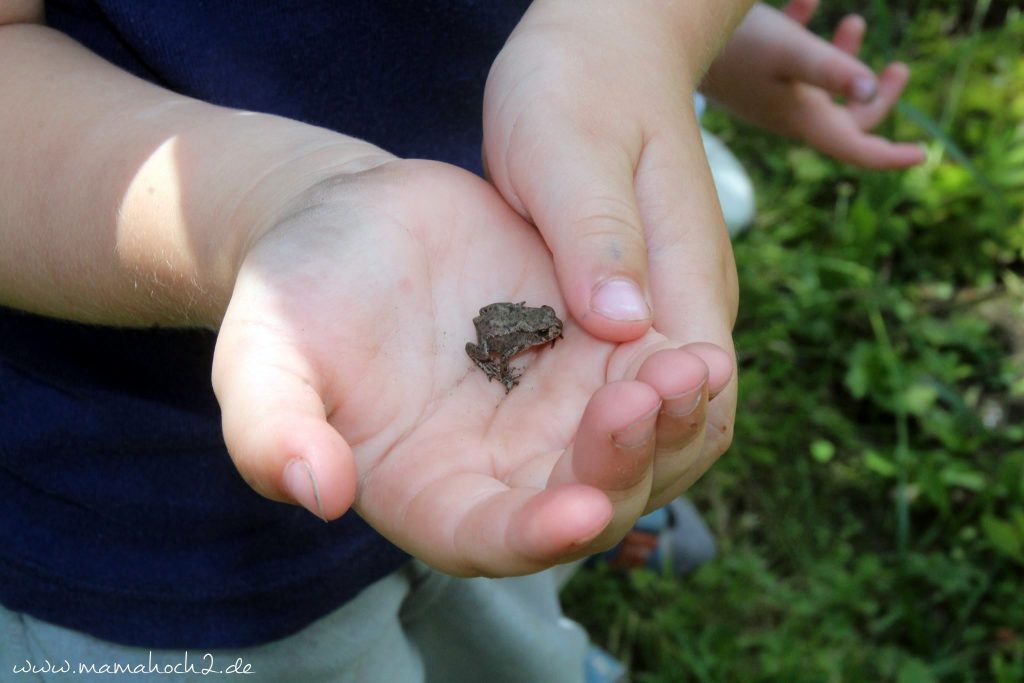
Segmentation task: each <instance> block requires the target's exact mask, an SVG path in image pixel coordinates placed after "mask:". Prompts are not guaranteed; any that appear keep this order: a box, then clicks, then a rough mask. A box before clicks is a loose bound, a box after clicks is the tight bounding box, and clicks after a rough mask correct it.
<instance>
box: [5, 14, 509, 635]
mask: <svg viewBox="0 0 1024 683" xmlns="http://www.w3.org/2000/svg"><path fill="white" fill-rule="evenodd" d="M526 5H528V0H516V1H513V2H508V1H503V2H493V1H492V0H434V1H427V0H421V1H418V2H408V1H407V0H390V1H388V0H379V1H374V0H352V1H349V2H344V1H342V0H291V1H281V2H242V1H241V0H217V1H216V2H211V1H209V0H207V1H204V0H189V1H185V0H182V1H179V2H138V0H62V1H60V2H49V3H47V22H48V23H49V24H50V26H52V27H54V28H56V29H58V30H60V31H62V32H64V33H66V34H68V35H70V36H72V37H73V38H75V39H76V40H78V41H79V42H81V43H83V44H84V45H86V46H87V47H89V48H90V49H92V50H93V51H94V52H96V53H97V54H99V55H101V56H102V57H104V58H106V59H108V60H110V61H112V62H114V63H115V64H118V65H119V66H121V67H123V68H124V69H126V70H128V71H130V72H132V73H134V74H136V75H138V76H141V77H143V78H146V79H148V80H150V81H153V82H155V83H158V84H160V85H163V86H165V87H168V88H170V89H172V90H175V91H177V92H180V93H183V94H186V95H190V96H193V97H197V98H200V99H203V100H206V101H209V102H213V103H216V104H221V105H226V106H230V107H237V108H243V109H248V110H254V111H260V112H269V113H274V114H279V115H283V116H288V117H291V118H294V119H298V120H300V121H305V122H308V123H312V124H316V125H319V126H324V127H327V128H331V129H334V130H338V131H340V132H343V133H346V134H349V135H354V136H357V137H360V138H363V139H366V140H369V141H370V142H373V143H375V144H377V145H379V146H381V147H383V148H384V149H386V150H388V151H391V152H393V153H395V154H397V155H399V156H403V157H421V158H432V159H439V160H443V161H448V162H451V163H455V164H458V165H461V166H463V167H465V168H469V169H471V170H475V171H479V167H480V143H481V101H482V96H483V86H484V81H485V78H486V75H487V70H488V68H489V67H490V64H491V62H492V61H493V59H494V57H495V55H496V54H497V52H498V51H499V50H500V48H501V46H502V44H503V42H504V40H505V38H506V37H507V36H508V34H509V32H510V31H511V30H512V28H513V27H514V25H515V23H516V22H517V21H518V19H519V17H520V16H521V15H522V12H523V11H524V10H525V7H526ZM68 230H74V226H73V225H68ZM213 344H214V336H213V334H211V333H208V332H203V331H195V330H158V329H151V330H123V329H113V328H102V327H92V326H86V325H79V324H74V323H68V322H63V321H59V320H53V319H48V318H43V317H38V316H34V315H29V314H25V313H20V312H16V311H11V310H9V309H3V308H0V602H2V603H3V604H4V605H6V606H7V607H8V608H10V609H14V610H19V611H23V612H26V613H28V614H31V615H33V616H36V617H39V618H41V619H44V620H47V621H50V622H54V623H57V624H61V625H63V626H67V627H70V628H74V629H78V630H82V631H85V632H87V633H91V634H93V635H96V636H99V637H101V638H105V639H108V640H112V641H116V642H121V643H125V644H133V645H141V646H148V647H166V648H185V647H206V648H212V647H229V646H245V645H253V644H258V643H262V642H266V641H269V640H273V639H275V638H279V637H282V636H285V635H287V634H289V633H292V632H294V631H296V630H298V629H300V628H302V627H303V626H305V625H307V624H309V623H310V622H312V621H314V620H315V619H317V618H318V617H320V616H323V615H324V614H326V613H328V612H330V611H332V610H333V609H335V608H337V607H338V606H340V605H341V604H343V603H344V602H345V601H347V600H349V599H351V598H352V597H353V596H354V595H355V594H356V593H358V592H359V591H360V590H362V589H363V588H364V587H366V586H367V585H369V584H370V583H372V582H373V581H375V580H377V579H379V578H381V577H382V576H384V575H385V574H387V573H389V572H391V571H393V570H394V569H395V568H397V567H398V566H399V565H400V564H401V563H402V562H403V561H404V560H405V559H406V558H405V556H404V555H403V554H402V553H401V552H400V551H398V550H397V549H396V548H395V547H394V546H392V545H391V544H389V543H388V542H387V541H385V540H384V539H383V538H382V537H381V536H379V535H378V534H376V532H374V531H373V530H372V529H370V528H369V527H368V526H367V525H366V524H365V523H364V522H363V521H362V520H360V519H359V518H358V517H357V516H356V515H355V513H351V512H350V513H349V514H346V515H345V516H344V517H342V518H341V519H340V520H337V521H335V522H331V523H330V524H324V523H323V522H321V521H319V520H317V519H316V518H314V517H313V516H312V515H311V514H309V513H308V512H306V511H305V510H303V509H301V508H298V507H294V506H290V505H284V504H279V503H273V502H271V501H268V500H266V499H264V498H262V497H260V496H259V495H257V494H256V493H254V492H253V491H252V490H251V489H249V488H248V487H247V486H246V485H245V483H244V482H243V481H242V479H241V477H240V476H239V475H238V473H237V472H236V471H235V469H234V467H233V465H232V463H231V460H230V458H229V457H228V454H227V451H226V450H225V447H224V443H223V439H222V436H221V429H220V415H219V411H218V407H217V403H216V400H215V399H214V396H213V392H212V389H211V385H210V366H211V358H212V351H213Z"/></svg>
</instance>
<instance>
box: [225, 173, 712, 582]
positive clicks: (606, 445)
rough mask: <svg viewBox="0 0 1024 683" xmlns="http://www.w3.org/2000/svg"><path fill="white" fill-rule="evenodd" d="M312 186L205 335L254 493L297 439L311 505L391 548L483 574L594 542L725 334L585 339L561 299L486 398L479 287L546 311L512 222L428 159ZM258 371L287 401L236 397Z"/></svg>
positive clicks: (700, 422)
mask: <svg viewBox="0 0 1024 683" xmlns="http://www.w3.org/2000/svg"><path fill="white" fill-rule="evenodd" d="M314 205H315V208H313V209H308V210H304V211H301V212H299V213H298V214H297V215H295V216H293V217H292V218H291V219H289V220H287V221H285V222H283V223H282V224H280V225H278V226H277V227H276V228H275V229H273V230H271V231H270V232H268V233H266V234H265V235H264V236H263V237H262V238H260V239H259V240H258V241H257V242H256V243H255V244H254V246H253V247H252V248H251V250H250V251H249V255H248V256H247V258H246V259H245V261H244V263H243V265H242V268H241V270H240V272H239V275H238V280H237V284H236V287H235V291H234V294H233V296H232V300H231V303H230V305H229V308H228V311H227V313H226V315H225V318H224V321H223V324H222V326H221V331H220V337H219V342H218V346H217V352H216V358H215V366H214V386H215V389H216V391H217V394H218V398H219V399H220V400H221V404H222V406H224V422H225V434H226V437H227V438H228V445H229V449H230V450H231V452H232V454H233V455H234V457H235V458H236V462H237V461H238V460H239V458H242V459H246V460H249V461H248V462H239V463H238V464H239V469H240V471H242V472H243V473H250V474H256V476H255V477H254V478H253V479H252V480H251V483H252V484H253V485H254V486H255V487H257V489H258V490H260V487H261V481H274V480H280V477H281V475H280V474H279V472H281V471H282V470H284V469H285V466H286V465H287V460H288V459H294V458H303V459H305V460H306V461H307V462H313V463H315V470H316V472H317V474H318V480H317V494H318V495H317V505H319V506H320V507H321V509H322V512H323V516H325V517H327V518H333V517H336V516H338V515H339V514H341V513H342V512H344V510H345V509H346V508H347V506H348V505H347V501H348V500H349V499H354V504H355V508H356V509H357V510H358V511H359V513H360V515H362V516H363V517H364V518H366V519H367V520H368V521H369V522H370V523H371V524H373V525H374V526H375V527H376V528H377V529H378V530H380V531H381V532H382V533H384V534H385V535H387V536H388V537H389V538H391V539H393V540H395V541H396V542H397V543H398V544H399V545H400V546H401V547H403V548H404V549H405V550H407V551H409V552H411V553H413V554H415V555H416V556H418V557H421V558H422V559H424V560H425V561H427V562H429V563H431V564H434V565H435V566H437V567H439V568H441V569H444V570H445V571H449V572H452V573H456V574H485V575H490V574H510V573H521V572H528V571H534V570H537V569H540V568H543V567H545V566H549V565H550V564H552V563H554V562H557V561H564V560H568V559H572V558H574V557H578V556H582V555H585V554H589V553H592V552H594V551H596V550H599V549H601V548H604V547H607V546H608V545H610V544H612V543H614V542H616V541H617V540H618V538H620V537H621V536H622V534H623V533H625V531H626V530H627V529H628V528H629V526H630V525H631V524H632V523H633V521H634V520H635V518H636V517H637V516H638V515H640V514H642V513H643V512H645V511H647V510H650V509H653V508H654V507H657V506H660V505H662V504H664V503H666V502H668V501H669V500H671V499H672V498H673V497H674V496H675V495H677V494H678V493H679V492H680V490H681V488H682V487H684V486H685V483H683V482H686V480H687V476H686V473H687V469H688V468H689V467H690V466H691V465H693V464H694V461H695V460H696V458H697V456H698V454H699V453H700V452H701V449H702V446H703V442H704V433H705V429H704V427H705V422H704V412H705V411H704V408H705V406H706V404H707V399H708V394H709V389H710V391H712V392H713V391H717V390H720V389H721V388H722V387H723V386H724V385H725V384H726V383H727V382H728V380H729V378H730V368H731V359H729V357H728V356H727V355H726V354H725V353H724V352H722V351H721V350H720V349H717V348H715V347H713V346H711V345H694V346H692V347H689V348H690V351H686V350H679V349H676V348H675V347H677V346H678V344H677V343H673V342H671V341H670V340H667V339H665V338H664V337H663V336H662V335H660V334H658V333H657V332H655V331H653V330H650V331H648V332H647V333H646V334H645V335H644V336H643V337H641V338H640V339H638V340H636V341H634V342H630V343H626V344H615V343H611V342H607V341H601V340H598V339H597V338H595V337H593V336H591V335H589V334H588V333H587V332H585V331H584V330H583V329H582V328H581V327H579V325H578V324H576V323H575V322H574V321H573V320H572V319H571V318H568V316H566V324H565V330H564V340H563V341H560V342H559V343H558V345H557V346H556V347H555V348H545V349H543V350H537V351H531V352H530V353H527V354H524V356H523V357H521V358H520V359H518V360H517V362H516V364H517V365H519V366H520V367H524V368H525V372H524V375H523V377H522V379H521V384H520V386H518V387H516V389H515V390H514V391H512V392H511V393H510V394H508V395H507V396H506V395H505V392H504V390H503V389H502V388H501V387H500V386H498V385H496V384H494V383H491V382H488V381H487V377H486V376H485V375H484V374H483V373H482V372H480V371H479V369H477V368H476V367H475V366H474V365H473V363H472V362H471V361H470V360H469V359H468V358H467V356H466V354H465V352H464V350H463V346H464V344H465V342H466V341H467V340H469V339H473V338H474V337H473V335H474V331H473V326H472V318H473V315H474V314H475V313H476V311H477V310H478V309H479V308H480V307H481V306H482V305H485V304H487V303H491V302H494V301H527V302H529V303H531V304H536V305H540V304H542V303H543V304H548V305H551V306H553V307H554V308H555V310H556V311H558V312H559V313H560V314H563V315H564V313H565V303H564V301H563V300H562V298H561V296H560V294H559V289H558V283H557V281H556V279H555V275H554V271H553V266H552V263H551V256H550V253H549V251H548V250H547V248H546V247H545V245H544V243H543V241H542V240H541V238H540V236H539V235H538V233H537V232H536V230H535V229H534V228H533V227H532V226H530V225H529V224H527V223H526V222H525V221H523V220H522V219H521V218H520V217H519V216H518V215H516V214H515V213H514V212H513V211H512V210H511V209H509V208H508V207H507V205H506V204H505V203H504V202H503V200H502V199H501V197H500V196H499V195H498V194H497V193H496V192H495V191H494V190H493V188H491V187H490V186H489V185H487V184H486V183H484V182H482V181H481V180H480V179H478V178H476V177H474V176H472V175H470V174H468V173H465V172H462V171H459V170H457V169H454V168H451V167H447V166H444V165H442V164H436V163H432V162H408V161H395V162H390V163H388V164H385V165H383V166H381V167H378V168H376V169H373V170H370V171H367V172H364V173H361V174H357V175H355V176H353V177H350V178H348V179H346V180H344V181H342V182H340V183H338V184H336V185H335V186H333V187H328V188H326V189H324V190H322V192H321V196H320V197H319V198H318V199H317V200H316V201H315V202H314ZM381 206H387V207H391V208H390V209H389V210H388V211H387V212H384V211H381V210H379V209H378V208H371V207H381ZM340 217H344V219H341V218H340ZM483 226H486V227H483ZM368 291H372V292H373V293H374V296H373V297H372V298H370V297H366V296H364V293H365V292H368ZM338 301H345V302H347V303H346V305H345V309H344V310H343V311H339V313H338V315H337V316H330V315H325V314H324V311H330V310H331V309H332V308H335V307H336V306H337V303H336V302H338ZM382 312H386V313H387V314H386V315H382ZM382 321H387V322H386V323H385V324H382ZM637 377H639V378H640V379H636V378H637ZM275 388H277V389H278V391H277V392H276V393H277V395H280V396H287V397H289V398H288V399H287V404H282V405H276V404H274V403H271V404H269V405H268V404H267V402H266V401H261V400H246V397H250V396H256V395H258V394H260V393H264V392H269V393H273V392H274V389H275ZM299 396H301V397H303V398H302V399H301V400H296V397H299ZM695 406H696V407H695ZM689 409H693V411H692V412H690V413H689V414H687V415H684V416H682V417H676V416H673V413H681V412H686V411H687V410H689ZM324 416H326V418H327V420H326V421H324V420H323V417H324ZM303 423H305V424H306V427H307V428H306V429H303V430H301V431H302V436H301V438H298V437H296V434H297V433H298V430H296V426H297V425H299V424H303ZM339 434H340V435H344V437H345V441H347V443H348V444H349V445H350V446H351V453H352V459H345V458H339V457H338V455H337V454H338V453H346V452H348V446H346V445H345V442H344V441H342V440H341V438H340V436H339ZM268 447H269V448H270V450H271V451H273V452H265V449H267V448H268ZM354 466H355V467H356V469H357V471H358V473H359V478H358V487H357V488H355V489H353V484H354V483H355V470H353V469H352V468H353V467H354ZM282 488H283V487H282ZM261 492H262V493H264V494H266V495H269V496H271V497H275V498H280V497H281V496H280V494H279V493H278V492H275V491H268V490H265V489H263V490H261Z"/></svg>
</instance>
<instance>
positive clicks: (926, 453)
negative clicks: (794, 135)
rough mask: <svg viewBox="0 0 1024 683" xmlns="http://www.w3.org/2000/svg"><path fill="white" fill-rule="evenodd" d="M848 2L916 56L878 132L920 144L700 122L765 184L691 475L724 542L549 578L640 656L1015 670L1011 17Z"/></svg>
mask: <svg viewBox="0 0 1024 683" xmlns="http://www.w3.org/2000/svg"><path fill="white" fill-rule="evenodd" d="M858 5H859V9H861V10H862V11H864V12H865V13H866V15H867V19H868V21H869V25H870V26H871V27H872V31H871V33H870V34H869V35H870V36H871V40H872V42H870V44H869V57H870V59H871V61H872V63H881V62H882V61H883V60H884V59H887V58H889V57H891V56H893V55H894V56H896V57H898V58H900V59H902V60H904V61H906V62H908V63H909V64H911V66H912V68H913V73H914V76H913V79H912V84H911V87H910V89H909V91H908V93H907V96H906V98H905V103H904V104H903V106H902V107H901V109H900V111H899V112H898V113H897V115H896V116H895V117H894V118H893V121H892V122H891V124H889V125H890V126H891V128H890V129H889V131H887V134H891V135H894V136H895V137H898V138H900V139H920V140H924V141H925V142H926V144H927V145H928V150H929V158H928V161H927V162H926V163H925V164H924V165H922V166H921V167H918V168H915V169H913V170H911V171H907V172H903V173H872V172H865V171H859V170H854V169H850V168H848V167H844V166H841V165H839V164H836V163H833V162H832V161H830V160H828V159H825V158H823V157H821V156H819V155H817V154H816V153H814V152H812V151H810V150H807V149H803V148H800V147H794V146H792V145H791V144H789V143H786V142H784V141H780V140H777V139H774V138H771V137H768V136H765V135H762V134H760V133H758V132H757V131H754V130H752V129H750V128H748V127H745V126H742V125H740V124H736V123H734V122H732V121H730V120H728V119H727V118H726V117H725V116H724V115H721V114H720V113H712V116H711V117H710V118H709V120H707V121H706V125H707V126H708V127H709V128H711V129H713V130H714V131H715V132H716V133H717V134H718V135H719V136H720V137H722V138H723V139H725V140H726V142H727V143H728V144H729V145H730V147H732V148H733V150H734V151H735V152H736V154H737V156H739V157H740V158H741V159H742V160H743V161H744V163H745V165H746V166H747V167H748V170H749V172H750V173H751V175H752V177H753V178H754V181H755V186H756V187H757V189H758V195H759V213H758V218H757V222H756V224H755V226H754V227H753V228H752V229H751V230H750V231H748V232H747V233H745V234H744V235H742V236H741V237H740V238H739V239H738V240H737V241H736V244H735V251H736V259H737V264H738V269H739V273H740V282H741V310H740V319H739V321H738V323H737V328H736V346H737V349H738V354H739V361H740V388H741V398H740V405H739V410H738V414H737V422H736V438H735V441H734V444H733V447H732V449H731V451H730V453H728V454H726V456H725V457H724V458H723V459H722V461H721V462H720V463H719V464H718V465H716V466H715V467H714V468H713V469H712V471H711V472H710V473H709V474H708V475H706V476H705V478H704V479H703V480H702V481H701V482H699V483H698V484H697V486H695V487H694V489H693V491H692V496H693V498H694V499H695V500H696V502H697V503H698V506H699V507H700V508H701V509H702V510H704V511H705V513H706V515H707V519H708V521H709V523H710V524H711V525H712V527H713V529H714V531H715V532H716V534H717V536H718V539H719V543H720V548H721V552H720V557H719V558H718V559H716V560H715V561H713V562H711V563H710V564H708V565H706V566H705V567H703V568H701V569H700V570H699V571H698V573H697V574H695V575H694V576H692V577H689V578H687V579H682V580H679V579H675V578H673V577H669V576H664V575H662V574H659V573H656V572H650V571H645V570H641V571H636V572H633V573H632V574H629V575H621V574H616V573H614V572H611V571H609V570H607V569H604V568H598V569H592V570H588V571H584V572H581V573H580V574H579V575H578V576H577V577H576V578H575V579H574V580H573V581H572V582H571V583H570V584H569V586H568V587H567V589H566V592H565V595H564V599H565V603H566V605H567V610H568V611H569V613H570V614H571V615H572V616H573V617H575V618H576V619H578V620H580V621H581V622H582V623H584V625H586V626H587V627H588V629H589V630H590V632H591V634H592V637H593V638H594V639H595V641H596V642H597V643H598V644H600V645H602V646H604V647H606V648H607V649H609V650H610V651H611V652H613V653H614V654H615V655H617V656H619V657H621V658H622V659H624V660H625V661H627V662H628V663H629V664H630V665H631V667H632V670H633V672H634V680H637V681H742V682H744V683H746V682H751V681H753V682H756V681H766V682H767V681H786V682H801V681H808V682H810V681H815V682H818V681H898V682H900V683H914V682H918V681H927V682H930V681H943V682H944V681H949V682H953V681H956V682H960V681H1007V682H1008V681H1019V680H1024V277H1022V273H1024V217H1022V212H1021V208H1022V207H1024V57H1022V55H1021V51H1020V49H1019V46H1020V45H1024V17H1022V15H1021V14H1020V12H1019V11H1017V10H1015V9H1014V6H1013V3H1005V2H998V1H997V0H979V1H978V2H976V3H953V2H940V1H939V0H933V1H932V2H925V1H924V0H921V1H919V2H911V1H910V0H905V1H903V2H895V3H893V2H890V3H882V2H873V3H858ZM865 5H867V7H866V8H865ZM853 6H854V3H853V2H852V0H851V1H837V2H836V3H825V7H824V8H823V10H825V11H826V12H827V14H826V15H825V16H823V17H819V18H818V21H820V22H821V26H820V27H819V28H823V29H824V28H827V27H829V26H831V25H832V24H833V23H834V21H835V20H836V19H837V18H838V17H839V16H840V15H841V14H842V13H844V12H845V11H848V10H850V9H852V8H853Z"/></svg>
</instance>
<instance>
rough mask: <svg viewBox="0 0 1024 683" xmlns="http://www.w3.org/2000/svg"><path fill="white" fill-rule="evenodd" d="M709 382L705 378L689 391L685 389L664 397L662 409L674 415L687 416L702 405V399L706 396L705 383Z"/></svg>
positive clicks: (667, 413)
mask: <svg viewBox="0 0 1024 683" xmlns="http://www.w3.org/2000/svg"><path fill="white" fill-rule="evenodd" d="M707 383H708V381H707V380H706V379H705V380H704V381H703V382H701V383H700V384H699V385H697V386H696V387H695V388H693V389H691V390H689V391H684V392H683V393H681V394H677V395H676V396H670V397H668V398H666V399H664V401H663V403H662V406H661V411H662V412H663V413H665V414H666V415H670V416H672V417H686V416H687V415H689V414H690V413H692V412H693V411H695V410H696V409H697V406H699V405H700V402H701V400H702V399H703V398H704V385H705V384H707Z"/></svg>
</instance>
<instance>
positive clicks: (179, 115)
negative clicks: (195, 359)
mask: <svg viewBox="0 0 1024 683" xmlns="http://www.w3.org/2000/svg"><path fill="white" fill-rule="evenodd" d="M0 92H2V93H3V97H2V98H0V141H2V149H3V152H2V154H0V245H2V248H0V304H3V305H7V306H13V307H17V308H21V309H25V310H29V311H34V312H40V313H45V314H48V315H54V316H60V317H66V318H71V319H77V320H84V321H91V322H100V323H111V324H124V325H150V324H167V325H207V326H216V325H217V324H218V322H219V320H220V316H221V315H222V313H223V311H224V307H225V306H226V304H227V300H228V297H229V295H230V292H231V287H232V285H233V282H234V276H235V272H236V270H237V266H238V260H239V258H240V254H241V252H242V251H243V249H244V246H245V243H246V240H247V239H249V238H250V237H251V235H252V233H253V231H254V230H259V229H260V228H261V227H263V226H265V225H267V224H268V223H270V222H273V221H274V220H276V219H278V218H280V215H279V214H280V213H281V212H282V211H283V210H284V209H285V207H287V206H288V205H289V202H290V201H292V200H293V199H294V198H295V197H296V195H298V194H300V193H301V192H302V191H303V190H304V189H305V188H309V187H311V186H312V185H314V184H315V183H316V182H317V181H319V180H321V179H323V178H326V177H329V176H331V175H333V174H336V173H339V172H343V171H345V170H351V169H353V168H359V167H364V166H368V165H373V164H375V163H380V162H382V161H383V160H385V159H386V158H388V157H387V155H385V154H384V153H383V152H381V151H380V150H378V149H377V148H375V147H373V146H371V145H369V144H367V143H363V142H360V141H358V140H354V139H352V138H347V137H345V136H342V135H338V134H336V133H333V132H330V131H327V130H324V129H320V128H315V127H313V126H308V125H304V124H300V123H297V122H294V121H289V120H287V119H282V118H278V117H273V116H268V115H258V114H250V113H244V112H238V111H233V110H229V109H224V108H220V107H215V106H212V105H209V104H206V103H202V102H198V101H195V100H191V99H188V98H186V97H182V96H179V95H176V94H174V93H171V92H169V91H167V90H164V89H162V88H160V87H157V86H155V85H152V84H150V83H147V82H145V81H142V80H139V79H137V78H135V77H133V76H130V75H129V74H127V73H125V72H123V71H122V70H120V69H118V68H117V67H114V66H113V65H110V64H108V63H107V62H105V61H103V60H102V59H100V58H99V57H96V56H95V55H93V54H92V53H90V52H89V51H87V50H86V49H84V48H82V47H81V46H79V45H78V44H76V43H75V42H73V41H72V40H70V39H69V38H67V37H66V36H63V35H62V34H60V33H58V32H55V31H52V30H50V29H47V28H45V27H43V26H38V25H25V24H17V25H7V26H0Z"/></svg>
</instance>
